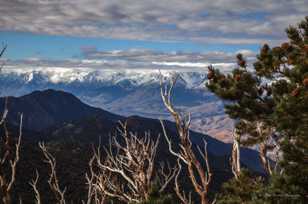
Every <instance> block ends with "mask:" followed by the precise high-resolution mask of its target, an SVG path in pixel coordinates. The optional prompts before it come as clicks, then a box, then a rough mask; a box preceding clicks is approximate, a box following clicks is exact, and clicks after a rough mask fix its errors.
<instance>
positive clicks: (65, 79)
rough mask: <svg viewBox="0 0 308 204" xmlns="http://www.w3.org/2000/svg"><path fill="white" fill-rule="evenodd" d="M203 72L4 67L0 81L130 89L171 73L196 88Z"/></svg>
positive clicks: (167, 76)
mask: <svg viewBox="0 0 308 204" xmlns="http://www.w3.org/2000/svg"><path fill="white" fill-rule="evenodd" d="M205 72H206V70H203V71H199V72H197V71H181V72H175V71H174V70H166V69H164V70H154V69H117V70H116V69H93V68H84V67H82V68H80V67H79V68H66V67H34V68H29V67H20V66H18V67H14V66H6V67H5V68H4V69H3V71H2V75H1V76H0V77H1V78H3V77H14V78H16V79H20V80H23V81H24V83H31V82H36V83H37V82H38V81H40V82H42V81H43V82H49V83H54V84H58V83H73V82H87V83H90V82H100V83H106V84H120V83H121V82H125V81H129V82H130V84H131V85H135V86H139V85H144V84H152V83H159V80H160V77H161V75H162V76H164V77H166V78H169V77H171V76H172V75H174V74H175V73H179V74H180V75H181V78H182V80H184V81H185V85H186V86H187V87H190V88H192V87H196V86H199V84H200V83H202V82H203V81H204V79H205V74H206V73H205Z"/></svg>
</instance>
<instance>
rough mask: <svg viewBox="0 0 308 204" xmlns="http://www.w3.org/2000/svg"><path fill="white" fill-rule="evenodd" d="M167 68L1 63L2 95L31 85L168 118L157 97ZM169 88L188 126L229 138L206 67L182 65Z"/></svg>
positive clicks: (226, 120) (130, 112)
mask: <svg viewBox="0 0 308 204" xmlns="http://www.w3.org/2000/svg"><path fill="white" fill-rule="evenodd" d="M175 74H176V73H175V72H174V71H173V70H172V69H170V70H168V69H164V70H153V69H118V70H116V69H97V68H96V69H94V68H84V67H78V68H67V67H46V66H42V67H39V66H37V67H35V68H27V67H21V66H17V67H16V66H5V67H4V68H3V70H2V73H1V75H0V83H1V87H0V91H1V92H0V93H1V95H2V96H5V95H13V96H21V95H24V94H27V93H30V92H32V91H34V90H44V89H50V88H51V89H57V90H64V91H67V92H71V93H73V94H74V95H76V96H77V97H79V98H80V99H81V100H83V101H84V102H86V103H88V104H90V105H93V106H97V107H101V108H103V109H106V110H108V111H111V112H114V113H117V114H122V115H125V116H128V115H140V116H146V117H151V118H168V119H170V118H169V115H168V113H167V112H166V110H165V108H164V106H163V104H162V101H161V98H160V89H159V88H160V79H161V76H163V78H164V79H168V78H170V77H172V76H174V75H175ZM177 74H180V79H179V80H178V83H177V86H176V87H175V89H174V97H175V103H176V105H177V106H178V107H179V108H181V109H183V110H185V111H189V112H191V114H192V129H194V130H197V131H200V132H203V133H207V134H209V135H212V136H215V137H217V138H219V139H223V140H224V141H229V139H230V136H229V135H230V133H231V130H232V124H233V123H232V121H231V120H230V119H229V118H228V117H227V116H226V115H225V114H224V111H223V103H222V102H221V101H220V100H219V99H218V98H217V97H215V96H214V95H213V94H212V93H210V92H208V91H207V90H206V88H205V81H206V69H204V70H202V69H201V70H199V71H194V70H192V71H190V70H187V69H186V70H183V71H180V72H177Z"/></svg>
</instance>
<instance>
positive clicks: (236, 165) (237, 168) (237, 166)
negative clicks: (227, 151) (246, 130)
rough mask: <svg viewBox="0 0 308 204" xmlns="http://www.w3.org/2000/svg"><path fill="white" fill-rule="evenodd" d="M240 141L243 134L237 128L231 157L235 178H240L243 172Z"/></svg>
mask: <svg viewBox="0 0 308 204" xmlns="http://www.w3.org/2000/svg"><path fill="white" fill-rule="evenodd" d="M240 141H241V135H240V134H239V133H238V132H237V129H236V128H235V129H234V131H233V146H232V154H231V158H230V161H231V170H232V173H233V175H234V177H235V179H239V177H240V174H241V162H240Z"/></svg>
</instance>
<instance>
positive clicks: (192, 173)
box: [160, 75, 212, 204]
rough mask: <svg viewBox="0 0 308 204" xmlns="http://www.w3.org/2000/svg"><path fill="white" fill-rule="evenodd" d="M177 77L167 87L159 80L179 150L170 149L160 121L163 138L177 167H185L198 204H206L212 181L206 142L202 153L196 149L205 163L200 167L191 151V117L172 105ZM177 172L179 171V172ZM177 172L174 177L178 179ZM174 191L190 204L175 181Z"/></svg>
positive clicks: (199, 162)
mask: <svg viewBox="0 0 308 204" xmlns="http://www.w3.org/2000/svg"><path fill="white" fill-rule="evenodd" d="M178 77H179V75H176V76H173V77H172V79H171V80H170V82H169V85H168V84H167V85H163V82H162V79H161V83H160V84H161V91H160V92H161V97H162V100H163V103H164V105H165V107H166V108H167V110H168V111H169V112H170V114H171V116H172V117H173V119H174V121H175V125H176V129H177V133H178V138H179V150H178V151H175V150H174V149H173V148H172V143H171V140H170V139H169V137H168V135H167V132H166V129H165V126H164V123H163V121H162V120H161V125H162V129H163V133H164V136H165V138H166V141H167V143H168V146H169V151H170V152H171V154H172V155H174V156H176V157H177V158H178V161H179V162H178V167H179V169H180V170H181V168H182V166H181V164H180V161H181V162H183V163H184V164H185V165H186V168H187V171H188V174H189V178H190V181H191V183H192V185H193V187H194V190H195V192H196V193H197V194H198V195H199V197H200V203H201V204H207V203H208V202H209V201H208V198H207V197H208V196H207V195H208V190H209V185H210V183H211V181H212V172H211V169H210V165H209V161H208V156H207V148H206V142H205V141H204V148H203V151H201V149H200V148H199V147H198V149H199V153H200V154H201V156H202V158H203V160H204V161H203V163H205V166H204V165H202V162H201V161H199V160H198V159H197V156H196V154H195V152H194V151H193V149H192V142H191V140H190V132H189V127H190V122H191V117H190V114H189V113H183V112H180V111H178V110H176V109H175V108H174V106H173V104H172V92H173V88H174V86H175V84H176V81H177V79H178ZM180 170H179V171H180ZM178 176H179V172H178V174H177V176H176V178H178ZM175 191H176V194H177V196H178V197H179V199H180V200H181V202H183V203H184V204H187V203H191V199H190V196H191V195H190V193H189V196H187V195H185V192H183V191H181V190H180V186H179V182H178V181H177V179H176V181H175Z"/></svg>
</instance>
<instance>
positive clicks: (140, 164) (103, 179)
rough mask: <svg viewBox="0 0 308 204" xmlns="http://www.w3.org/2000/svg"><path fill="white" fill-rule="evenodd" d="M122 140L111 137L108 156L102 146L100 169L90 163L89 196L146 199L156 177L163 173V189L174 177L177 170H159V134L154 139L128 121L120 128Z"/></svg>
mask: <svg viewBox="0 0 308 204" xmlns="http://www.w3.org/2000/svg"><path fill="white" fill-rule="evenodd" d="M118 131H119V133H120V137H121V139H122V142H120V141H119V140H118V138H117V137H116V136H117V135H115V136H114V137H112V139H111V140H110V145H109V148H108V149H107V148H105V153H106V157H105V159H103V158H102V155H101V153H100V152H101V151H100V149H99V148H98V149H97V151H95V154H94V156H93V158H92V159H93V160H94V161H95V163H96V167H97V168H98V171H97V172H94V170H93V163H92V162H91V163H90V169H92V170H90V172H91V173H90V176H88V179H87V180H88V183H89V184H90V186H89V195H91V196H92V197H95V196H96V198H98V197H100V198H103V199H105V198H106V197H109V198H114V199H117V200H120V201H123V202H126V203H131V202H136V203H140V202H142V201H146V200H147V199H148V198H149V196H150V192H151V188H152V187H153V182H154V179H155V176H159V178H160V179H159V180H160V189H159V191H160V192H162V191H163V190H164V189H165V188H166V187H167V185H168V183H169V182H170V181H171V180H172V178H174V176H175V174H176V172H177V170H176V169H172V168H170V167H169V166H168V167H167V169H168V171H165V169H166V168H165V167H164V166H162V167H161V169H160V170H157V171H156V170H155V156H156V152H157V147H158V144H159V137H157V139H156V140H152V137H151V135H150V133H148V132H146V133H145V135H144V136H143V137H138V136H137V135H136V134H135V133H132V132H129V131H128V129H127V123H120V128H118Z"/></svg>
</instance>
